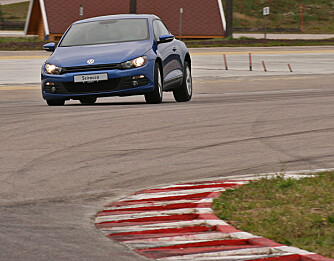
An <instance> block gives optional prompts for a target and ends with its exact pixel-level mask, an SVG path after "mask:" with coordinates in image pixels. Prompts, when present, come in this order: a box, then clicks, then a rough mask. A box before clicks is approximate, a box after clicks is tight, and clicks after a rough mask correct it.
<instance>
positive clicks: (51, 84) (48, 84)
mask: <svg viewBox="0 0 334 261" xmlns="http://www.w3.org/2000/svg"><path fill="white" fill-rule="evenodd" d="M45 85H46V86H53V85H55V84H54V83H53V82H47V83H46V84H45Z"/></svg>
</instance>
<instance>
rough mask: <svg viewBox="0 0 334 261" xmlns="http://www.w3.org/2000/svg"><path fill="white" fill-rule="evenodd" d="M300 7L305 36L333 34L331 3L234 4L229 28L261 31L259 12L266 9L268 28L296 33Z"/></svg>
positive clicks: (249, 0) (243, 0) (271, 0)
mask: <svg viewBox="0 0 334 261" xmlns="http://www.w3.org/2000/svg"><path fill="white" fill-rule="evenodd" d="M223 2H224V1H223ZM300 5H302V10H303V18H304V32H305V33H334V1H333V0H280V1H277V0H256V1H254V0H234V1H233V20H234V21H233V27H234V28H236V29H237V28H253V29H254V28H258V29H263V27H264V17H263V14H262V9H263V7H266V6H268V7H270V15H269V17H268V28H270V29H273V28H278V29H279V28H281V29H282V28H284V29H290V30H291V31H294V30H297V29H298V30H300V28H301V18H300ZM278 31H279V30H278ZM285 31H289V30H285Z"/></svg>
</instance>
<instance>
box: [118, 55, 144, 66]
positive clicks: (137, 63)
mask: <svg viewBox="0 0 334 261" xmlns="http://www.w3.org/2000/svg"><path fill="white" fill-rule="evenodd" d="M146 62H147V57H146V56H140V57H138V58H136V59H133V60H131V61H126V62H124V63H121V66H122V68H123V69H131V68H138V67H142V66H144V65H145V64H146Z"/></svg>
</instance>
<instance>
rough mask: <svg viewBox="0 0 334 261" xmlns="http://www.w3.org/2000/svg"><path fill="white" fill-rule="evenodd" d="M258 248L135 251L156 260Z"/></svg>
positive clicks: (230, 247)
mask: <svg viewBox="0 0 334 261" xmlns="http://www.w3.org/2000/svg"><path fill="white" fill-rule="evenodd" d="M256 248H259V247H258V246H247V245H241V246H222V247H217V246H215V247H199V248H185V249H164V250H161V249H157V250H156V249H152V248H151V249H136V250H135V251H136V252H137V253H138V254H141V255H143V256H145V257H148V258H152V259H154V258H155V259H157V258H163V257H171V256H179V255H190V254H205V253H214V252H220V251H229V250H239V249H256Z"/></svg>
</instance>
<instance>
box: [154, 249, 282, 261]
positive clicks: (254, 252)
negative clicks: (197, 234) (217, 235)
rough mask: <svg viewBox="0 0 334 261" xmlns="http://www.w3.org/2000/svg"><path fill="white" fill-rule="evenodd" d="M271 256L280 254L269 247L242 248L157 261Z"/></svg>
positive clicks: (165, 258)
mask: <svg viewBox="0 0 334 261" xmlns="http://www.w3.org/2000/svg"><path fill="white" fill-rule="evenodd" d="M271 254H282V253H281V252H279V251H277V250H276V251H275V250H274V249H272V248H270V247H256V248H244V249H236V250H226V251H219V252H208V253H201V254H190V255H182V256H172V257H164V258H160V259H158V260H196V258H201V257H206V258H208V257H226V256H228V257H231V256H239V258H242V256H243V255H247V256H248V255H271Z"/></svg>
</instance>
